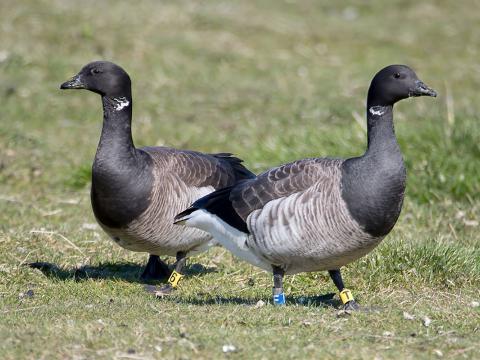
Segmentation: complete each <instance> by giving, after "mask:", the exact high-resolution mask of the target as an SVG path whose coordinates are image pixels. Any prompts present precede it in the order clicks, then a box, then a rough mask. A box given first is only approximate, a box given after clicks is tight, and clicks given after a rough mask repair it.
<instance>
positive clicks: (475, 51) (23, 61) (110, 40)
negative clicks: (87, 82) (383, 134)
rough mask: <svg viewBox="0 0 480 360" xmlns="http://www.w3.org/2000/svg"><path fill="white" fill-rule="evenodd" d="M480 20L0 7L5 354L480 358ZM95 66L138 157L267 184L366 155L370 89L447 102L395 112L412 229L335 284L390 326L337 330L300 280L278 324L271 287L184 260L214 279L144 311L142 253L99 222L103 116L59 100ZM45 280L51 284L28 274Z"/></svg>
mask: <svg viewBox="0 0 480 360" xmlns="http://www.w3.org/2000/svg"><path fill="white" fill-rule="evenodd" d="M476 6H478V4H477V5H476V3H475V2H474V1H463V2H461V3H456V2H451V1H433V0H432V1H423V2H417V1H406V0H404V1H391V2H384V1H380V0H378V1H371V2H363V1H354V2H351V3H350V4H349V5H347V4H342V2H336V3H335V5H333V2H330V1H323V2H318V1H313V0H312V1H298V2H297V1H284V2H280V1H274V0H271V1H262V2H258V3H257V2H254V1H235V2H219V1H201V2H189V1H165V2H162V3H160V2H156V1H142V2H138V4H136V5H133V2H122V3H119V2H114V1H85V2H75V1H60V0H57V1H33V0H31V1H22V2H11V1H2V2H0V14H1V15H0V19H1V22H0V24H1V25H0V26H1V27H0V99H1V100H0V102H1V103H0V104H1V111H0V184H1V191H0V214H1V215H0V216H1V218H0V219H1V220H0V254H1V255H0V339H1V341H0V354H1V357H2V358H5V359H13V358H28V359H34V358H35V359H54V358H73V359H82V358H100V359H101V358H106V359H107V358H127V359H149V358H176V359H183V358H185V359H188V358H195V359H202V358H203V359H208V358H223V357H228V358H232V359H237V358H238V359H268V358H327V359H328V358H332V359H334V358H339V357H340V358H365V359H389V358H396V359H398V358H411V359H421V358H435V357H439V358H440V357H445V358H479V357H480V350H479V342H478V339H479V323H480V307H478V301H480V295H479V286H480V245H479V244H480V242H479V240H480V236H479V225H478V222H479V220H480V198H479V196H478V194H479V192H480V166H479V159H480V146H479V138H480V126H479V120H480V119H479V115H478V114H479V113H480V103H479V101H478V88H479V85H480V67H479V65H478V59H479V57H480V27H479V26H478V25H479V21H480V15H479V12H478V11H475V10H474V9H475V7H476ZM95 59H109V60H112V61H115V62H118V63H119V64H121V65H123V66H124V67H125V68H126V70H127V71H128V72H129V73H130V74H131V76H132V78H133V88H134V97H135V99H134V100H135V108H134V117H135V119H134V138H135V140H136V143H137V145H147V144H148V145H152V144H166V145H171V146H175V147H183V148H192V149H198V150H202V151H209V152H215V151H216V152H218V151H231V152H234V153H236V154H238V155H239V156H241V157H243V158H244V159H245V161H246V164H247V165H248V166H249V167H250V168H251V169H253V170H255V171H261V170H263V169H266V168H267V167H269V166H273V165H276V164H279V163H283V162H287V161H289V160H292V159H296V158H301V157H307V156H324V155H335V156H344V157H346V156H352V155H357V154H360V153H361V152H362V151H363V149H364V147H365V133H364V128H363V126H364V120H363V114H364V103H365V95H366V90H367V87H368V84H369V81H370V79H371V77H372V76H373V74H374V73H375V72H376V71H377V70H378V69H380V68H381V67H383V66H385V65H387V64H390V63H407V64H409V65H411V66H413V67H414V68H415V69H416V70H417V73H418V74H419V76H420V77H421V78H422V79H423V80H424V81H425V82H426V83H427V84H429V85H431V86H432V87H434V88H435V89H437V90H438V92H439V93H440V96H439V97H438V98H437V99H424V98H422V99H416V100H410V101H404V102H402V103H401V104H399V105H398V106H397V107H396V109H395V117H396V129H397V134H398V138H399V141H400V143H401V147H402V149H403V151H404V156H405V159H406V162H407V165H408V190H407V197H406V201H405V207H404V210H403V213H402V216H401V218H400V220H399V223H398V225H397V226H396V228H395V229H394V231H393V232H392V234H391V235H389V236H388V237H387V239H386V240H385V241H384V242H383V243H382V244H381V245H380V246H379V247H378V249H376V250H375V251H374V252H372V253H371V254H370V255H369V256H367V257H366V258H364V259H361V260H360V261H358V262H356V263H354V264H351V265H350V266H348V268H346V269H345V270H344V273H345V275H344V276H345V278H346V282H347V283H348V284H349V286H350V287H351V288H352V289H353V290H354V294H355V295H356V297H357V298H358V300H359V301H360V302H361V303H362V304H364V305H366V306H370V307H373V308H375V309H377V310H378V311H373V312H369V313H358V314H353V315H350V316H348V315H347V316H345V315H344V314H341V313H338V307H339V302H338V299H337V298H336V297H335V298H334V299H333V300H331V301H325V298H318V297H316V296H318V295H324V294H328V293H331V292H334V286H333V284H332V283H331V282H330V281H329V280H328V278H327V276H326V274H324V273H315V274H301V275H297V276H291V277H288V278H287V280H286V290H287V301H288V306H286V307H284V308H280V309H278V308H274V307H273V306H272V305H271V304H269V301H270V297H271V286H272V283H271V278H270V275H269V274H266V273H263V272H261V271H259V270H258V269H255V268H253V267H251V266H249V265H247V264H244V263H241V262H239V261H237V260H236V259H234V258H232V256H231V255H230V254H229V253H227V252H226V251H225V250H223V249H220V248H217V249H214V250H213V251H210V252H209V253H207V254H204V255H202V256H200V257H198V258H196V259H194V260H193V261H192V262H191V264H194V263H197V264H202V265H191V266H190V267H189V274H190V275H191V276H189V277H188V278H185V281H183V283H182V284H181V288H180V289H179V291H178V292H177V293H176V295H175V296H173V297H172V298H169V299H165V300H158V299H155V298H154V297H153V296H152V295H150V294H148V293H146V292H144V291H143V285H142V284H141V283H139V282H138V281H137V279H138V276H139V274H140V272H141V267H142V266H143V264H144V263H145V261H146V255H145V254H135V253H130V252H127V251H125V250H123V249H121V248H119V247H117V246H116V245H114V244H113V243H112V242H110V241H109V240H108V239H107V236H106V235H105V234H104V233H103V232H102V231H101V230H100V229H99V228H98V227H95V225H94V223H95V221H94V218H93V216H92V212H91V209H90V203H89V195H88V192H89V190H88V189H89V174H90V172H89V171H90V170H89V167H90V164H91V162H92V159H93V156H94V152H95V148H96V142H97V140H98V137H99V132H100V126H101V117H102V115H101V106H100V100H99V98H98V97H97V96H95V95H93V94H91V93H87V92H75V93H73V92H68V93H67V92H60V91H59V90H58V86H59V84H60V83H61V82H62V81H64V80H65V79H67V78H69V77H70V76H72V75H74V74H75V73H76V72H77V71H78V70H79V69H80V67H81V66H82V65H84V64H85V63H87V62H89V61H91V60H95ZM32 261H44V262H48V263H50V264H54V265H55V266H53V267H51V268H50V270H49V271H43V272H42V271H39V270H34V269H30V268H28V267H25V266H23V265H24V264H26V263H29V262H32ZM29 290H30V291H29ZM259 300H262V301H264V302H265V303H267V304H266V305H265V306H261V307H256V306H255V304H257V302H258V301H259ZM475 302H476V303H475ZM475 305H477V306H475ZM404 313H406V314H404ZM410 315H411V316H410ZM411 317H413V319H410V318H411ZM427 318H428V319H427ZM428 320H431V322H430V323H429V321H428ZM426 325H428V326H426ZM224 345H233V346H234V347H235V349H236V350H235V351H234V352H230V353H224V352H223V349H222V347H223V346H224Z"/></svg>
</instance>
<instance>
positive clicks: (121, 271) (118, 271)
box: [26, 262, 216, 284]
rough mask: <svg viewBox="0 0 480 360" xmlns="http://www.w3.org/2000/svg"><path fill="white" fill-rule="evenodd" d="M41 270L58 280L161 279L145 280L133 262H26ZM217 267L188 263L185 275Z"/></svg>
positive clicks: (207, 271) (212, 270) (201, 272)
mask: <svg viewBox="0 0 480 360" xmlns="http://www.w3.org/2000/svg"><path fill="white" fill-rule="evenodd" d="M26 266H29V267H31V268H33V269H38V270H40V271H41V272H42V273H43V274H44V275H45V276H46V277H48V278H51V279H57V280H62V281H66V280H75V281H83V280H88V279H117V280H124V281H128V282H132V283H140V284H149V283H152V284H155V283H159V282H160V281H145V280H142V279H140V275H141V274H142V272H143V270H144V267H145V266H143V265H138V264H133V263H103V264H99V265H95V266H90V265H84V266H81V267H78V268H62V267H59V266H58V265H56V264H53V263H49V262H33V263H29V264H26ZM215 271H216V268H213V267H210V268H207V267H205V266H203V265H201V264H192V265H187V267H186V270H185V275H187V276H193V275H196V276H199V275H204V274H208V273H212V272H215ZM165 280H166V278H165Z"/></svg>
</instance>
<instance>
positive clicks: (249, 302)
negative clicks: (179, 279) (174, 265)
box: [146, 286, 342, 309]
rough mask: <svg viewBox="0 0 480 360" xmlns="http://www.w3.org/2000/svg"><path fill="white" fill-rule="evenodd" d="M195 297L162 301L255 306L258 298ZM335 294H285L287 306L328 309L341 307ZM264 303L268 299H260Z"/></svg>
mask: <svg viewBox="0 0 480 360" xmlns="http://www.w3.org/2000/svg"><path fill="white" fill-rule="evenodd" d="M146 290H147V291H148V292H151V293H155V287H154V286H149V288H146ZM197 295H198V297H197V298H187V299H184V298H183V299H182V298H178V297H163V298H162V301H171V302H175V303H179V304H190V305H198V306H204V305H231V304H233V305H245V306H252V307H254V306H256V305H257V303H258V301H259V299H252V298H241V297H237V296H232V297H225V296H209V295H210V294H205V293H199V294H197ZM334 296H335V294H333V293H329V294H325V295H320V296H293V297H292V296H287V297H286V304H287V306H292V305H293V306H295V305H296V306H308V307H322V308H330V309H338V308H341V306H342V303H341V302H340V301H339V300H337V299H335V298H334ZM262 301H264V302H265V303H268V302H269V301H268V300H267V301H266V300H265V299H262Z"/></svg>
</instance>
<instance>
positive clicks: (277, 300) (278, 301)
mask: <svg viewBox="0 0 480 360" xmlns="http://www.w3.org/2000/svg"><path fill="white" fill-rule="evenodd" d="M273 304H274V305H285V293H283V292H281V293H280V294H273Z"/></svg>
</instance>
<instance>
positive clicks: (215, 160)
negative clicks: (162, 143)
mask: <svg viewBox="0 0 480 360" xmlns="http://www.w3.org/2000/svg"><path fill="white" fill-rule="evenodd" d="M143 150H145V151H147V152H148V153H149V154H150V155H151V156H152V158H153V159H154V161H155V162H158V163H159V166H161V167H162V168H163V170H164V171H168V172H172V173H175V174H176V175H177V176H178V177H179V178H180V179H181V180H182V181H183V182H184V183H185V184H186V185H187V186H195V187H204V186H212V187H213V188H214V189H220V188H223V187H226V186H231V185H233V184H235V183H236V182H237V181H239V180H242V179H246V178H253V177H255V175H254V174H253V173H251V172H250V171H248V169H246V168H245V167H244V166H243V165H242V164H241V162H242V160H240V159H238V158H236V157H234V156H232V155H231V154H227V153H221V154H204V153H200V152H196V151H189V150H177V149H172V148H165V147H154V148H153V147H152V148H143Z"/></svg>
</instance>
